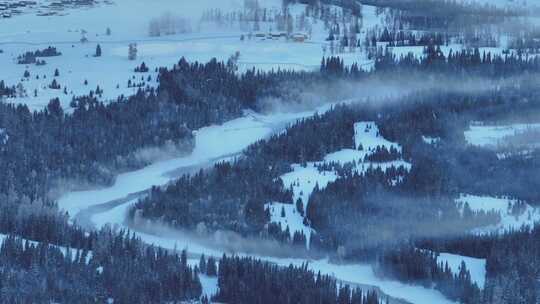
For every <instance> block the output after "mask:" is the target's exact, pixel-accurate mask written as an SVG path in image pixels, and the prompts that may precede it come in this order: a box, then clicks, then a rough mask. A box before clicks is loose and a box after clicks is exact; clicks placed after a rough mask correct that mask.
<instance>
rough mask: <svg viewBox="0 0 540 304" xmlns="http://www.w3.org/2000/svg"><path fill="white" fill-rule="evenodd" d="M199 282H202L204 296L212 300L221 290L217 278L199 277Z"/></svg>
mask: <svg viewBox="0 0 540 304" xmlns="http://www.w3.org/2000/svg"><path fill="white" fill-rule="evenodd" d="M199 280H200V281H201V285H202V294H203V295H206V296H207V297H208V298H211V297H212V296H214V295H216V294H217V292H218V290H219V287H218V279H217V277H209V276H207V275H199Z"/></svg>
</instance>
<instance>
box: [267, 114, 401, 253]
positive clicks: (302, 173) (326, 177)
mask: <svg viewBox="0 0 540 304" xmlns="http://www.w3.org/2000/svg"><path fill="white" fill-rule="evenodd" d="M354 146H355V149H342V150H339V151H336V152H333V153H330V154H328V155H326V156H325V157H324V159H323V160H322V161H319V162H307V163H306V164H305V165H301V164H294V165H292V168H291V169H292V171H291V172H289V173H286V174H284V175H282V176H281V177H280V178H281V180H282V181H283V184H284V186H285V188H287V189H292V191H293V201H292V202H290V204H279V203H272V204H271V206H275V208H272V209H271V210H270V211H271V212H270V214H271V222H275V223H280V224H281V228H282V229H283V230H285V229H286V228H287V226H288V227H289V230H290V234H291V237H292V236H293V235H294V232H295V231H302V232H303V233H304V234H305V235H306V237H307V240H308V243H307V246H308V248H309V236H310V235H311V232H312V229H311V228H309V227H307V226H306V225H304V224H303V222H304V221H303V216H302V215H300V214H299V213H298V212H296V205H295V204H296V201H297V200H298V199H300V200H301V201H302V204H303V206H304V210H307V206H308V204H309V197H310V196H311V194H312V193H313V191H314V190H315V187H318V188H319V189H324V188H326V187H327V186H328V184H329V183H332V182H335V181H336V180H337V179H338V178H339V176H338V174H337V172H336V171H335V170H331V171H325V170H322V171H321V170H319V169H318V168H317V166H320V165H329V164H333V163H337V164H339V165H347V164H350V165H352V170H353V171H354V172H355V173H357V174H363V173H365V172H366V171H368V170H369V169H377V168H378V169H381V170H383V171H386V170H388V169H390V168H392V167H393V168H400V167H403V168H405V169H406V170H410V168H411V164H410V163H408V162H406V161H404V160H394V161H389V162H382V163H378V162H369V161H364V158H365V157H366V156H369V155H371V154H373V153H375V150H376V149H377V148H378V147H381V148H382V147H385V148H386V149H388V150H390V149H391V148H394V149H396V150H397V151H398V152H399V153H401V151H402V148H401V146H400V145H399V144H397V143H393V142H390V141H388V140H386V139H385V138H383V137H382V136H381V135H380V134H379V128H378V127H377V125H376V124H375V123H374V122H358V123H355V124H354ZM395 182H398V181H395ZM277 207H283V208H284V209H285V217H282V216H281V208H277ZM304 214H305V213H304ZM304 216H305V215H304Z"/></svg>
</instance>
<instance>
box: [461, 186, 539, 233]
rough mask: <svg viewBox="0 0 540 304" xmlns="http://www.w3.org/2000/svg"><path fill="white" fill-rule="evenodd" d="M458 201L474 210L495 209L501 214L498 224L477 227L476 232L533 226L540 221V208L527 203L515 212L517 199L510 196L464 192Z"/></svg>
mask: <svg viewBox="0 0 540 304" xmlns="http://www.w3.org/2000/svg"><path fill="white" fill-rule="evenodd" d="M457 203H458V204H460V205H461V206H462V207H463V206H464V205H465V203H467V204H468V205H469V208H470V209H471V210H472V211H486V212H487V211H494V212H497V213H499V214H500V215H501V221H500V222H499V223H498V224H497V225H493V226H489V227H484V228H478V229H475V231H474V232H475V233H489V232H492V231H502V230H507V229H519V228H521V227H522V226H523V225H528V226H530V227H532V226H533V225H534V223H535V222H538V221H540V210H539V209H538V208H534V207H532V206H531V205H529V204H526V203H524V205H523V208H522V209H520V210H517V209H516V212H514V213H513V212H512V207H513V206H514V205H515V204H516V203H517V201H516V200H513V199H509V198H495V197H488V196H475V195H468V194H462V195H461V196H460V197H459V198H458V199H457Z"/></svg>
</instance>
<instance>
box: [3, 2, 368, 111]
mask: <svg viewBox="0 0 540 304" xmlns="http://www.w3.org/2000/svg"><path fill="white" fill-rule="evenodd" d="M260 4H261V5H262V6H263V7H265V8H269V9H277V10H279V9H280V7H281V1H277V0H266V1H260ZM302 7H303V6H300V5H299V6H295V7H293V10H294V11H298V12H299V11H301V10H302ZM209 8H219V9H221V10H222V11H223V12H224V13H226V12H233V11H241V10H242V9H243V1H238V0H222V1H212V0H201V1H196V2H193V1H175V0H155V1H152V3H151V4H149V2H147V1H144V0H115V1H114V5H104V4H103V5H98V6H96V7H93V8H84V9H83V8H78V9H69V10H66V11H65V13H66V15H65V16H48V17H43V16H36V15H35V14H25V15H21V16H15V17H13V18H6V19H2V18H0V49H2V50H3V51H4V52H3V53H1V54H0V65H1V66H2V80H5V81H6V84H8V85H17V84H18V83H21V84H22V85H23V87H24V89H25V91H26V96H24V97H18V98H15V99H9V100H8V101H10V102H14V103H23V104H26V105H28V106H29V107H30V108H31V109H42V108H43V107H45V106H46V105H47V104H48V102H49V100H50V99H52V98H54V97H58V98H60V100H61V104H62V106H63V107H64V108H68V106H69V102H70V101H71V99H72V97H73V96H78V95H83V94H88V93H89V92H90V90H95V89H96V87H97V86H98V85H99V87H100V88H101V89H102V90H103V96H102V100H104V101H109V100H114V99H116V98H117V97H118V96H119V95H121V94H123V95H131V94H133V93H134V92H136V90H137V89H136V88H128V87H127V81H128V79H131V78H132V77H135V79H134V80H133V79H132V81H134V82H136V83H139V82H141V77H143V76H144V79H145V80H146V79H147V77H148V76H151V78H152V80H151V81H145V85H147V86H150V87H155V86H156V85H157V83H156V81H155V80H156V73H155V71H154V70H155V68H158V67H163V66H165V67H171V66H172V65H173V64H174V63H177V62H178V60H179V59H180V58H181V57H186V58H187V59H188V60H190V61H195V60H197V61H202V62H206V61H208V60H210V59H211V58H214V57H215V58H217V59H218V60H227V59H228V58H229V56H231V55H232V54H234V53H235V52H237V51H239V52H240V54H241V56H240V61H239V67H240V69H241V70H246V69H251V68H253V67H255V68H257V69H261V70H270V69H277V68H281V69H294V70H313V69H318V68H319V66H320V62H321V58H322V57H323V55H324V52H323V48H322V46H323V45H325V44H327V42H325V41H324V38H326V35H327V34H326V32H327V31H326V30H325V29H324V26H323V22H317V23H314V24H313V26H314V28H313V39H312V40H311V41H309V42H308V43H294V42H290V41H285V40H284V39H283V40H265V41H260V40H257V39H252V40H249V39H245V40H244V41H240V36H241V35H242V34H246V32H245V31H242V30H241V29H238V28H228V27H225V26H213V27H211V26H206V25H204V24H200V22H199V21H200V20H199V19H200V16H201V15H202V13H203V12H204V11H205V10H207V9H209ZM166 12H169V13H171V14H173V15H175V16H181V17H185V18H187V19H188V20H190V21H191V25H192V28H193V32H191V33H183V34H176V35H170V36H161V37H150V36H149V31H148V25H149V21H150V20H151V19H153V18H155V17H157V16H160V15H162V14H163V13H166ZM96 20H99V22H96ZM268 26H270V25H268ZM108 27H110V29H111V35H110V36H107V35H106V34H105V32H106V29H107V28H108ZM83 30H84V31H85V32H86V33H87V34H86V37H87V39H88V42H87V43H81V42H80V39H81V37H82V31H83ZM129 43H137V44H138V46H137V49H138V56H137V59H136V60H134V61H129V60H128V59H127V53H128V51H127V50H128V44H129ZM97 44H100V45H101V48H102V56H101V57H98V58H96V57H93V54H95V49H96V45H97ZM48 46H54V47H57V48H58V50H59V51H60V52H61V53H62V56H59V57H47V58H43V59H44V60H45V61H46V62H47V65H45V66H35V65H18V64H16V62H15V61H16V57H17V56H19V55H20V54H22V53H24V52H26V51H35V50H37V49H43V48H46V47H48ZM341 57H342V58H343V59H344V61H345V63H346V64H348V65H349V64H352V63H353V62H358V63H359V64H360V66H366V68H369V65H370V62H371V61H370V60H368V59H367V58H366V56H365V54H362V53H344V54H341ZM143 61H144V62H145V63H146V65H147V66H148V67H149V69H150V71H149V72H148V73H144V74H141V73H134V68H135V67H136V66H138V65H140V64H141V63H142V62H143ZM57 68H58V70H59V72H60V76H59V77H56V79H57V81H58V82H59V84H60V85H61V87H62V89H61V90H53V89H50V88H48V86H49V84H50V83H51V81H52V79H53V78H54V77H53V75H54V70H55V69H57ZM27 70H28V71H29V72H30V77H29V78H28V79H24V78H23V74H24V72H25V71H27ZM111 70H113V71H114V73H107V72H104V71H111ZM38 75H39V77H40V78H39V79H36V76H38ZM44 76H46V78H44ZM85 80H87V81H88V85H84V82H85ZM117 86H118V88H117ZM64 88H66V90H67V94H64V92H63V91H64ZM34 92H36V93H37V97H35V96H34Z"/></svg>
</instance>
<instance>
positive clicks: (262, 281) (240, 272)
mask: <svg viewBox="0 0 540 304" xmlns="http://www.w3.org/2000/svg"><path fill="white" fill-rule="evenodd" d="M218 286H219V291H218V294H217V295H216V296H215V297H214V300H215V301H217V302H224V303H238V304H264V303H284V304H287V303H289V304H293V303H294V304H301V303H305V304H308V303H329V304H333V303H335V304H379V303H381V302H380V300H381V299H380V298H379V296H378V295H377V293H376V292H375V291H368V292H364V291H362V290H361V289H359V288H352V287H350V286H349V285H341V284H338V283H337V282H336V280H335V279H334V278H332V277H330V276H327V275H321V274H320V273H318V274H315V273H314V272H313V271H311V270H309V269H308V265H307V264H304V265H302V266H300V267H296V266H293V265H291V266H289V267H280V266H277V265H273V264H270V263H268V262H262V261H260V260H255V259H253V258H239V257H236V256H232V257H228V256H223V257H222V258H221V260H220V261H219V274H218Z"/></svg>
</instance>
